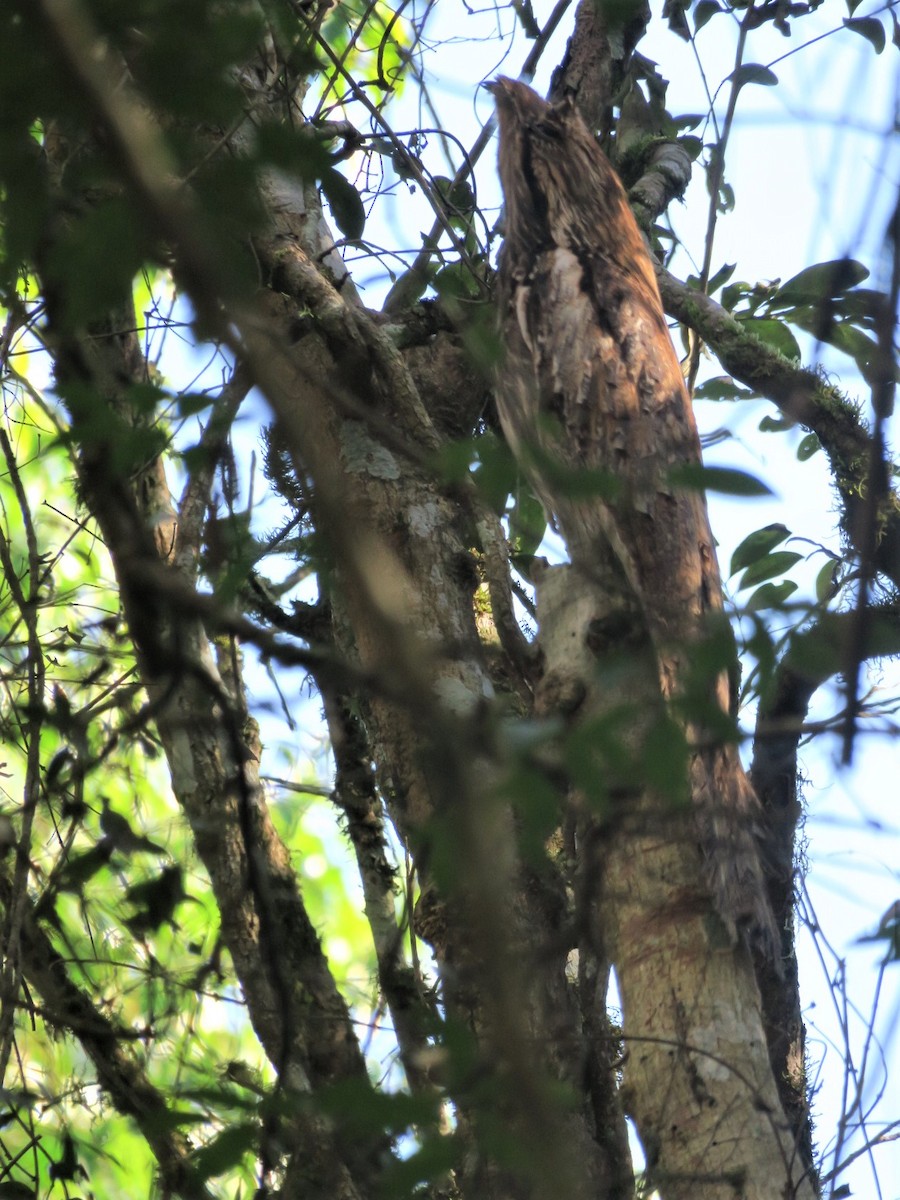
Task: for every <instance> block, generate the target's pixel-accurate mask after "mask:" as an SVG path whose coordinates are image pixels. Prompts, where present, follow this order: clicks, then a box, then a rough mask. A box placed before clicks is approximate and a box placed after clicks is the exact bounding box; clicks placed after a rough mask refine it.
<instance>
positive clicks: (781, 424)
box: [759, 417, 794, 433]
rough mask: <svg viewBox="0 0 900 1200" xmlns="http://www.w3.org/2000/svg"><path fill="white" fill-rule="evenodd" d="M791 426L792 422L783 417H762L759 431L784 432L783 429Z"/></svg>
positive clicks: (792, 425)
mask: <svg viewBox="0 0 900 1200" xmlns="http://www.w3.org/2000/svg"><path fill="white" fill-rule="evenodd" d="M793 428H794V422H793V421H789V420H787V418H785V417H763V419H762V420H761V421H760V423H759V432H760V433H784V432H785V430H787V429H793Z"/></svg>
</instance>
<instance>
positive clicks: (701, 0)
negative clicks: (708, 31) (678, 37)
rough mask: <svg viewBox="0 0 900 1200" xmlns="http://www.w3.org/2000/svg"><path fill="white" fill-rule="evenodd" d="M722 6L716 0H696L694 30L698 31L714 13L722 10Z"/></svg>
mask: <svg viewBox="0 0 900 1200" xmlns="http://www.w3.org/2000/svg"><path fill="white" fill-rule="evenodd" d="M723 11H724V10H723V9H722V6H721V5H720V4H717V3H716V0H698V3H697V5H696V7H695V8H694V31H695V33H699V32H700V30H701V29H702V28H703V26H704V25H705V24H706V23H707V21H711V20H712V18H713V17H714V16H715V15H716V13H720V12H723Z"/></svg>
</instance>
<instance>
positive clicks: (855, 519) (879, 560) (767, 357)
mask: <svg viewBox="0 0 900 1200" xmlns="http://www.w3.org/2000/svg"><path fill="white" fill-rule="evenodd" d="M657 278H658V280H659V286H660V291H661V293H662V298H663V305H664V306H665V309H666V312H667V313H669V315H670V316H672V317H675V319H676V320H678V321H681V322H682V323H683V324H684V325H687V326H688V327H689V328H691V329H693V330H695V331H696V332H697V333H698V334H699V335H700V337H701V338H702V339H703V340H704V341H705V342H706V343H707V344H708V345H709V347H710V349H711V350H712V351H713V353H714V354H715V355H716V357H717V358H718V360H719V362H720V363H721V364H722V366H723V367H724V368H725V370H726V371H727V372H728V373H729V374H730V375H733V376H734V378H735V379H737V380H739V381H740V382H741V383H744V384H746V385H747V387H750V388H752V389H753V390H754V391H755V392H758V393H759V394H760V395H761V396H765V397H766V399H768V400H772V401H773V402H774V403H775V404H776V405H777V406H778V408H779V409H780V410H781V412H782V413H783V414H784V416H785V417H787V418H788V420H790V421H795V422H797V423H798V424H799V425H803V426H804V427H806V428H808V429H811V430H812V431H813V432H814V433H815V435H816V437H818V439H819V441H820V442H821V443H822V447H823V449H824V450H825V453H826V454H827V455H828V460H829V463H830V465H831V471H832V475H833V477H834V481H835V485H836V487H837V489H838V492H839V493H840V496H841V500H842V502H843V506H844V519H843V522H842V524H843V527H844V530H845V532H846V533H847V535H848V536H849V537H850V538H851V539H852V540H853V541H854V544H855V541H856V538H857V536H858V532H859V530H860V529H861V528H862V523H861V521H860V517H861V514H862V507H863V501H862V497H864V496H865V495H866V493H867V488H868V477H869V470H870V462H871V435H870V432H869V430H868V429H867V427H866V425H865V423H864V422H863V420H862V419H861V417H860V414H859V409H858V407H857V406H856V405H854V404H853V403H852V402H851V401H849V400H848V399H847V398H846V397H845V396H844V395H843V394H842V393H841V392H840V390H839V389H838V388H836V387H833V386H832V385H831V384H830V383H828V382H827V381H826V380H825V378H824V377H823V376H822V375H820V374H818V373H817V372H815V371H812V370H810V369H809V368H807V367H802V366H799V365H798V364H797V363H794V362H792V361H791V360H790V359H788V358H785V357H784V355H782V354H779V353H778V351H777V350H773V349H772V348H771V347H770V346H767V345H765V343H763V342H761V341H760V340H759V338H757V337H756V336H755V335H754V334H753V333H751V332H750V331H748V330H747V329H745V328H744V327H743V326H742V325H741V323H740V321H737V320H735V318H734V317H733V316H732V315H731V314H730V313H729V312H728V311H727V310H726V309H724V308H723V307H722V306H721V305H720V304H717V303H716V301H715V300H712V299H710V297H709V296H704V295H701V294H700V293H699V292H695V291H692V290H691V289H690V288H688V287H687V286H686V285H685V284H683V283H682V282H681V281H680V280H678V279H676V278H675V276H674V275H672V274H670V273H669V272H668V271H667V270H665V268H663V267H657ZM880 515H881V519H882V522H883V533H882V537H881V541H880V542H879V545H878V548H877V550H876V552H875V556H874V564H875V568H876V570H877V571H878V572H879V573H881V574H883V575H886V576H887V577H888V578H889V579H890V580H891V581H892V582H893V583H895V584H897V586H898V587H900V497H898V496H897V493H896V492H894V491H892V492H890V493H889V495H888V496H887V497H886V499H885V502H884V508H883V511H882V513H881V514H880ZM856 548H857V549H858V550H861V549H862V548H861V547H859V546H857V547H856Z"/></svg>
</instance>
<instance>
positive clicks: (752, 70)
mask: <svg viewBox="0 0 900 1200" xmlns="http://www.w3.org/2000/svg"><path fill="white" fill-rule="evenodd" d="M728 78H729V79H730V80H731V81H732V82H733V83H736V84H737V85H738V87H743V86H744V85H745V84H747V83H758V84H761V85H762V86H763V87H774V86H775V85H776V84H777V83H778V76H777V75H776V74H775V72H774V71H772V70H770V68H769V67H764V66H763V65H762V64H761V63H743V64H742V65H741V66H739V67H737V68H736V69H735V70H734V71H732V72H731V74H730V75H729V76H728Z"/></svg>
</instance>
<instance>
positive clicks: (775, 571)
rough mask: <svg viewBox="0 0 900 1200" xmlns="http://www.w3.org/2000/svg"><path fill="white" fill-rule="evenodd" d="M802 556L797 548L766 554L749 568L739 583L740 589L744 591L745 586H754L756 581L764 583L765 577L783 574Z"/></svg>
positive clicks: (772, 577)
mask: <svg viewBox="0 0 900 1200" xmlns="http://www.w3.org/2000/svg"><path fill="white" fill-rule="evenodd" d="M802 558H803V555H802V554H797V552H796V551H795V550H778V551H776V552H775V553H774V554H767V555H765V557H763V558H760V559H758V560H757V561H756V562H755V563H753V564H752V566H749V567H748V568H747V570H746V571H745V572H744V574H743V576H742V577H741V582H740V583H739V584H738V591H739V592H742V591H743V590H744V588H748V587H752V586H753V585H754V584H755V583H762V582H763V580H764V579H774V578H775V576H776V575H783V574H784V573H785V571H789V570H790V569H791V567H793V566H794V565H795V564H796V563H798V562H800V561H801V559H802Z"/></svg>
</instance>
